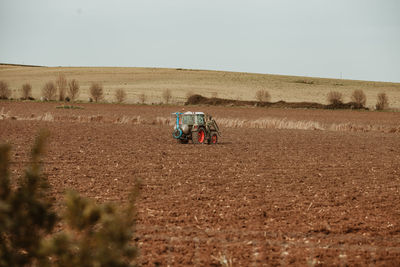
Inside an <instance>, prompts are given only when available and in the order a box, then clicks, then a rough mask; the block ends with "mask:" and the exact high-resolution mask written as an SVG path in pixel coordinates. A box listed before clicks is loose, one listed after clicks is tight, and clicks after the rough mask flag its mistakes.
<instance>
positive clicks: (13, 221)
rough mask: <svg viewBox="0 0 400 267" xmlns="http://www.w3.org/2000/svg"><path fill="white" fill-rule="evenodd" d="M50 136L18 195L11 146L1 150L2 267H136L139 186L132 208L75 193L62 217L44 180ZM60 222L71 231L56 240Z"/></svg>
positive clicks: (35, 152)
mask: <svg viewBox="0 0 400 267" xmlns="http://www.w3.org/2000/svg"><path fill="white" fill-rule="evenodd" d="M45 140H46V134H44V133H42V134H40V135H39V137H38V138H37V139H36V142H35V145H34V147H33V149H32V154H31V158H32V159H31V163H30V165H29V167H28V168H27V170H26V172H25V176H24V177H23V179H21V181H20V182H19V186H18V187H17V188H16V189H14V186H12V184H11V180H10V176H9V163H10V160H9V151H10V146H9V145H0V266H24V265H29V266H31V265H33V266H134V265H135V259H136V255H137V249H136V247H135V246H132V245H130V243H131V242H132V237H133V233H134V226H135V218H136V210H135V205H134V204H135V200H136V197H137V192H138V184H137V183H136V186H135V188H134V190H132V193H131V195H130V199H129V204H128V205H127V206H126V207H124V208H117V207H115V206H114V205H111V204H103V205H98V204H96V203H95V202H93V201H92V200H89V199H86V198H83V197H80V196H79V194H78V193H76V192H73V191H69V192H68V193H67V195H66V209H65V212H64V214H63V215H62V216H58V215H57V214H56V213H55V212H54V211H53V209H52V205H51V201H50V198H49V196H48V188H49V187H48V183H47V180H46V178H45V177H43V176H42V175H41V174H40V156H41V155H42V153H43V148H44V143H45ZM57 221H60V222H61V223H62V225H64V227H65V230H63V231H62V232H60V233H57V234H53V233H52V232H53V229H54V225H55V223H56V222H57Z"/></svg>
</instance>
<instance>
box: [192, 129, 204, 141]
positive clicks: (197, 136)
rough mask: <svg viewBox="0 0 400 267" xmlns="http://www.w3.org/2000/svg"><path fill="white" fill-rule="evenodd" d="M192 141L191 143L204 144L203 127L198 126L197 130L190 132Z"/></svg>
mask: <svg viewBox="0 0 400 267" xmlns="http://www.w3.org/2000/svg"><path fill="white" fill-rule="evenodd" d="M192 141H193V144H204V143H205V141H206V131H205V130H204V128H203V127H200V128H199V130H197V131H193V132H192Z"/></svg>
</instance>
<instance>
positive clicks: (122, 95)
mask: <svg viewBox="0 0 400 267" xmlns="http://www.w3.org/2000/svg"><path fill="white" fill-rule="evenodd" d="M115 100H116V101H117V102H118V103H122V102H124V101H125V100H126V92H125V90H124V89H117V91H115Z"/></svg>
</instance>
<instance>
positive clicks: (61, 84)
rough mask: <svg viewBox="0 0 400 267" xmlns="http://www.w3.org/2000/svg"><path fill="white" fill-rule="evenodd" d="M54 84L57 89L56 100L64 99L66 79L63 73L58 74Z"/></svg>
mask: <svg viewBox="0 0 400 267" xmlns="http://www.w3.org/2000/svg"><path fill="white" fill-rule="evenodd" d="M56 85H57V89H58V100H60V101H64V99H65V92H66V91H67V79H66V78H65V75H64V74H61V73H60V74H59V75H58V78H57V80H56Z"/></svg>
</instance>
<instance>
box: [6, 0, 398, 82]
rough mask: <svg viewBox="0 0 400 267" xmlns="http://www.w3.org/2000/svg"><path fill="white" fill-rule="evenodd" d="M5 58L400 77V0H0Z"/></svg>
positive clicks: (22, 61)
mask: <svg viewBox="0 0 400 267" xmlns="http://www.w3.org/2000/svg"><path fill="white" fill-rule="evenodd" d="M0 36H1V37H0V62H3V63H18V64H32V65H45V66H126V67H128V66H132V67H167V68H190V69H209V70H227V71H241V72H256V73H270V74H283V75H299V76H315V77H328V78H340V75H341V73H342V77H343V78H344V79H356V80H374V81H393V82H400V1H399V0H330V1H328V0H303V1H300V0H276V1H268V0H247V1H244V0H243V1H236V0H197V1H192V0H142V1H135V0H114V1H111V0H110V1H105V0H86V1H84V0H65V1H61V0H0Z"/></svg>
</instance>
